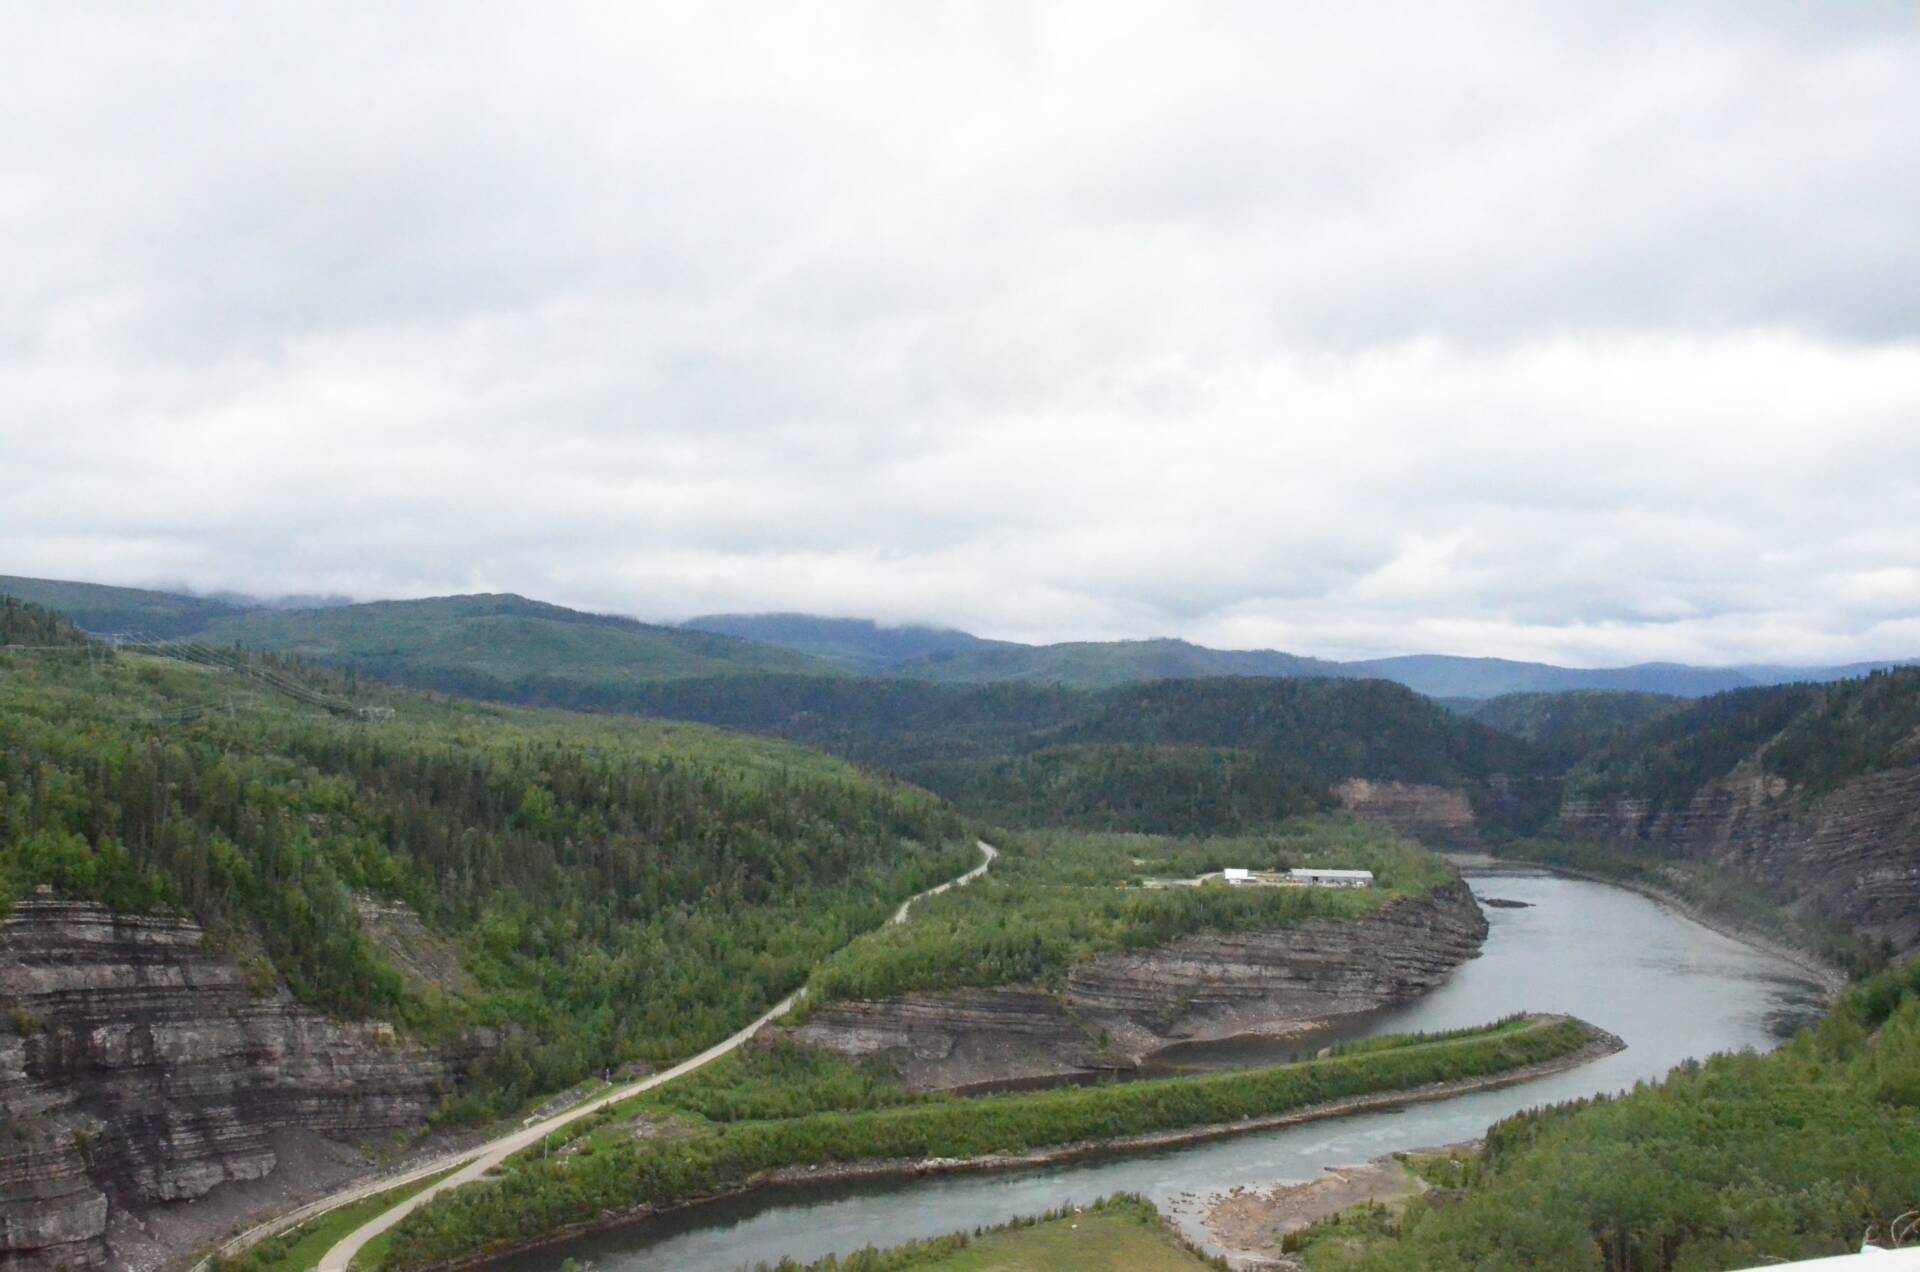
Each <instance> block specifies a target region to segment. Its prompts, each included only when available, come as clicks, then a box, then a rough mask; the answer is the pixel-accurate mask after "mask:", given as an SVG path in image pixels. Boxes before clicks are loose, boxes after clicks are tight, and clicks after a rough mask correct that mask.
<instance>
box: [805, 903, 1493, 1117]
mask: <svg viewBox="0 0 1920 1272" xmlns="http://www.w3.org/2000/svg"><path fill="white" fill-rule="evenodd" d="M1486 933H1487V923H1486V919H1485V917H1484V916H1482V915H1481V913H1480V910H1479V907H1478V906H1477V905H1475V904H1474V900H1473V895H1472V893H1470V892H1469V891H1468V890H1467V887H1466V885H1465V884H1463V883H1459V882H1457V881H1456V882H1454V883H1452V884H1449V885H1447V886H1446V887H1444V888H1441V889H1439V890H1437V891H1436V892H1434V893H1432V894H1430V895H1428V896H1425V897H1414V898H1404V899H1401V900H1397V901H1393V902H1390V903H1389V904H1387V905H1386V906H1384V907H1382V908H1381V909H1380V910H1379V911H1377V912H1375V913H1374V914H1371V915H1368V916H1366V917H1364V918H1359V919H1348V920H1335V919H1314V920H1310V921H1308V922H1306V923H1302V924H1299V925H1297V926H1294V927H1290V928H1282V929H1276V930H1272V931H1259V932H1241V933H1235V934H1232V935H1197V936H1188V937H1182V938H1181V939H1179V940H1177V941H1173V942H1170V943H1168V944H1166V945H1163V946H1158V947H1156V948H1154V949H1150V950H1138V951H1129V952H1114V953H1108V954H1102V955H1100V956H1098V957H1096V958H1094V959H1091V960H1089V961H1088V962H1086V963H1084V964H1082V965H1081V966H1079V967H1077V968H1075V969H1074V971H1073V972H1072V974H1071V975H1070V976H1069V977H1068V980H1067V985H1066V991H1065V993H1064V994H1061V995H1058V996H1056V995H1053V994H1047V993H1043V992H1040V991H1038V990H1033V989H984V990H962V991H957V992H952V993H939V994H909V995H905V996H903V997H901V998H895V999H887V1000H885V1001H877V1002H876V1001H856V1002H843V1003H833V1004H830V1005H828V1006H825V1007H822V1008H820V1009H818V1010H817V1011H815V1012H814V1013H813V1014H812V1015H811V1016H810V1017H809V1019H808V1020H807V1021H806V1023H805V1024H803V1025H800V1026H799V1027H797V1028H795V1029H794V1030H792V1031H791V1033H790V1035H789V1036H791V1037H792V1039H793V1040H794V1041H796V1042H799V1043H802V1044H804V1045H808V1046H817V1047H824V1048H826V1049H828V1050H831V1051H835V1052H837V1053H839V1054H841V1055H845V1056H849V1057H863V1056H871V1055H884V1056H887V1057H888V1058H890V1059H891V1060H893V1062H894V1063H895V1065H896V1066H897V1067H898V1069H899V1071H900V1072H901V1074H902V1075H903V1077H904V1078H905V1079H906V1081H907V1082H908V1084H909V1085H911V1086H913V1087H915V1088H917V1089H922V1090H933V1089H941V1090H945V1089H952V1088H956V1087H966V1086H974V1085H977V1084H981V1083H990V1082H1019V1081H1025V1080H1042V1079H1060V1078H1072V1077H1075V1076H1078V1075H1087V1074H1092V1073H1096V1072H1098V1071H1100V1070H1102V1069H1116V1068H1131V1067H1133V1066H1135V1065H1137V1064H1138V1063H1139V1062H1140V1060H1141V1058H1142V1057H1144V1056H1146V1055H1147V1054H1149V1053H1151V1052H1154V1051H1157V1050H1159V1049H1161V1048H1162V1047H1166V1046H1169V1045H1172V1044H1173V1043H1176V1042H1187V1041H1207V1040H1213V1039H1219V1038H1226V1037H1231V1036H1232V1035H1235V1034H1241V1033H1251V1032H1264V1033H1288V1032H1299V1031H1304V1030H1306V1029H1309V1028H1311V1027H1313V1026H1315V1025H1318V1024H1321V1023H1323V1022H1325V1021H1327V1020H1330V1019H1333V1018H1336V1017H1339V1016H1344V1015H1349V1014H1352V1013H1354V1012H1360V1011H1367V1010H1370V1009H1372V1008H1374V1007H1379V1006H1381V1005H1383V1004H1386V1003H1391V1002H1398V1001H1401V1000H1404V999H1407V998H1411V997H1414V996H1416V995H1418V994H1421V993H1423V992H1425V991H1426V990H1428V989H1431V988H1432V987H1433V986H1435V985H1437V984H1439V983H1440V982H1441V981H1442V980H1444V979H1445V978H1446V976H1447V974H1448V973H1449V972H1451V971H1452V970H1453V969H1454V968H1455V967H1457V966H1458V965H1459V964H1460V963H1462V962H1463V961H1465V960H1466V959H1469V958H1471V957H1473V956H1474V955H1475V954H1477V953H1478V952H1479V948H1480V943H1481V941H1483V940H1484V939H1485V937H1486Z"/></svg>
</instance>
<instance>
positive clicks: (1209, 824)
mask: <svg viewBox="0 0 1920 1272" xmlns="http://www.w3.org/2000/svg"><path fill="white" fill-rule="evenodd" d="M901 776H903V777H905V778H907V779H908V780H909V781H912V782H915V783H918V784H919V785H921V786H924V787H926V788H927V789H928V790H930V791H933V792H935V793H936V794H939V795H941V796H943V797H945V798H946V799H948V800H951V801H952V802H953V804H954V806H955V807H957V808H959V809H960V810H961V811H963V812H966V813H968V814H970V815H972V816H975V817H980V818H983V819H985V820H987V821H991V822H993V823H995V824H996V825H1005V826H1074V827H1078V828H1080V829H1083V830H1126V831H1141V832H1144V833H1147V834H1154V835H1213V834H1235V833H1239V832H1241V831H1247V830H1252V829H1254V828H1256V827H1260V826H1270V825H1272V824H1273V823H1275V822H1279V821H1283V820H1285V819H1286V818H1289V817H1294V816H1298V815H1300V814H1303V813H1316V812H1323V811H1325V810H1327V809H1329V808H1332V807H1333V806H1334V799H1333V797H1332V795H1331V794H1329V793H1328V791H1327V788H1326V785H1325V783H1323V782H1321V781H1319V780H1317V779H1316V778H1314V777H1313V776H1311V775H1310V774H1308V773H1307V772H1305V771H1304V770H1303V769H1301V768H1300V767H1299V766H1298V765H1295V764H1293V763H1291V762H1289V761H1287V760H1283V759H1280V758H1279V757H1277V756H1273V755H1264V754H1261V753H1259V752H1256V751H1234V750H1227V749H1224V748H1220V747H1197V746H1164V747H1145V746H1073V747H1051V748H1048V749H1047V750H1043V751H1035V752H1033V753H1031V754H1029V755H1020V756H1004V757H1000V758H997V759H988V760H955V761H947V762H945V763H930V764H921V765H914V766H911V767H908V768H905V769H903V770H902V771H901Z"/></svg>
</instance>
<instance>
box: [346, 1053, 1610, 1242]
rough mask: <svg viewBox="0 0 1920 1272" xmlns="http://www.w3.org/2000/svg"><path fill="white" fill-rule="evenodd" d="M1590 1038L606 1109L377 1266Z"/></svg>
mask: <svg viewBox="0 0 1920 1272" xmlns="http://www.w3.org/2000/svg"><path fill="white" fill-rule="evenodd" d="M1595 1040H1596V1034H1595V1032H1594V1031H1593V1030H1592V1029H1591V1028H1590V1027H1589V1026H1587V1025H1585V1024H1582V1023H1581V1022H1579V1021H1575V1020H1568V1019H1565V1018H1559V1017H1553V1018H1543V1019H1530V1020H1512V1021H1505V1022H1501V1023H1499V1024H1496V1025H1492V1026H1489V1027H1487V1028H1485V1029H1482V1030H1477V1031H1471V1032H1468V1033H1465V1034H1460V1035H1454V1036H1448V1037H1443V1038H1438V1039H1427V1040H1419V1041H1415V1042H1409V1043H1407V1044H1405V1045H1398V1046H1380V1047H1369V1048H1364V1049H1358V1050H1356V1051H1354V1052H1352V1053H1349V1054H1337V1055H1333V1056H1329V1057H1326V1058H1322V1059H1316V1060H1310V1061H1305V1062H1301V1063H1296V1064H1286V1065H1277V1066H1272V1067H1269V1068H1263V1069H1253V1070H1246V1071H1242V1072H1235V1073H1221V1074H1209V1075H1205V1076H1201V1077H1181V1078H1168V1079H1160V1080H1153V1081H1142V1082H1130V1083H1116V1084H1112V1085H1106V1086H1099V1087H1085V1088H1065V1089H1057V1090H1050V1091H1043V1092H1036V1093H1031V1094H1023V1095H1002V1096H983V1097H979V1098H975V1099H961V1098H957V1097H936V1098H929V1099H924V1100H917V1101H914V1102H911V1103H905V1104H900V1105H897V1106H895V1107H890V1108H882V1109H874V1110H861V1111H853V1112H825V1113H810V1114H807V1115H805V1116H801V1117H793V1118H781V1119H768V1120H759V1121H731V1122H722V1123H716V1124H713V1125H712V1126H711V1128H710V1129H709V1130H708V1131H706V1132H705V1133H702V1134H695V1135H689V1136H675V1137H672V1138H670V1139H666V1140H664V1141H662V1140H661V1139H659V1138H657V1137H652V1138H641V1137H638V1136H636V1135H635V1134H634V1131H633V1129H632V1127H631V1126H630V1125H629V1124H627V1123H623V1122H621V1121H618V1120H609V1121H607V1122H603V1123H601V1124H600V1125H598V1126H596V1127H592V1128H588V1130H587V1132H586V1133H585V1134H582V1135H581V1136H580V1137H579V1138H577V1139H576V1140H574V1141H573V1142H572V1143H571V1144H570V1145H568V1146H567V1151H562V1152H559V1153H556V1154H552V1155H550V1156H548V1155H532V1154H529V1155H526V1156H524V1157H522V1158H519V1159H516V1160H515V1161H514V1162H513V1163H512V1164H511V1166H510V1168H509V1170H508V1172H507V1173H506V1175H505V1176H504V1177H503V1178H502V1179H501V1180H500V1181H498V1182H497V1183H492V1184H488V1185H479V1186H474V1187H469V1188H465V1189H461V1190H459V1191H456V1192H453V1193H448V1194H443V1195H442V1196H440V1197H438V1198H436V1199H434V1201H433V1202H431V1203H429V1204H428V1205H427V1206H425V1207H422V1208H421V1209H420V1210H417V1211H415V1212H414V1213H413V1214H412V1215H411V1216H409V1217H408V1218H407V1219H406V1220H405V1221H404V1222H403V1224H402V1225H401V1226H400V1227H399V1228H398V1229H397V1230H396V1231H395V1234H394V1239H393V1243H392V1245H391V1247H390V1248H389V1253H388V1256H387V1260H386V1262H385V1263H384V1264H383V1267H385V1268H387V1269H403V1268H413V1267H424V1266H429V1265H432V1264H436V1263H441V1262H446V1261H449V1260H454V1259H461V1258H468V1257H472V1256H475V1255H478V1254H481V1253H483V1252H486V1251H490V1250H499V1249H505V1248H508V1247H511V1246H514V1245H516V1244H520V1243H523V1242H526V1241H529V1240H532V1239H534V1238H536V1237H539V1236H542V1235H546V1234H549V1233H552V1232H554V1231H557V1230H561V1229H564V1228H567V1227H569V1226H574V1225H581V1224H588V1223H592V1222H596V1221H598V1220H599V1219H600V1218H602V1217H603V1216H605V1215H608V1214H611V1213H617V1212H620V1211H626V1210H632V1209H634V1208H636V1207H643V1206H644V1207H652V1208H662V1207H668V1206H674V1205H679V1204H683V1203H685V1202H689V1201H692V1200H696V1199H698V1198H701V1197H707V1196H712V1195H715V1194H719V1193H723V1192H727V1191H732V1190H737V1189H740V1188H744V1187H747V1186H749V1185H750V1184H751V1183H752V1182H753V1181H754V1179H755V1178H756V1177H757V1176H759V1175H761V1174H762V1173H763V1172H767V1171H774V1170H780V1169H785V1168H794V1167H813V1166H822V1167H825V1166H829V1165H832V1164H835V1163H852V1162H861V1161H873V1160H892V1161H906V1162H914V1161H921V1160H924V1159H927V1158H932V1157H941V1158H969V1157H980V1156H985V1155H990V1154H1006V1153H1023V1152H1029V1151H1034V1150H1042V1149H1049V1148H1057V1147H1061V1146H1066V1145H1073V1144H1083V1143H1087V1142H1090V1141H1104V1140H1112V1139H1115V1138H1119V1137H1127V1136H1139V1135H1150V1134H1154V1133H1159V1132H1176V1131H1182V1130H1190V1129H1194V1128H1199V1127H1207V1126H1216V1125H1223V1124H1227V1123H1234V1122H1240V1121H1242V1120H1243V1119H1258V1118H1267V1117H1274V1116H1279V1115H1282V1114H1286V1113H1290V1112H1296V1111H1300V1110H1303V1109H1307V1108H1310V1107H1312V1106H1314V1105H1319V1104H1325V1103H1328V1102H1331V1101H1336V1100H1341V1099H1347V1098H1352V1097H1357V1096H1363V1095H1370V1094H1378V1093H1381V1092H1389V1091H1406V1090H1412V1089H1414V1088H1417V1087H1421V1086H1425V1085H1427V1084H1430V1083H1435V1082H1446V1081H1455V1080H1461V1079H1469V1078H1477V1077H1486V1076H1490V1075H1497V1074H1501V1073H1505V1072H1510V1071H1512V1070H1516V1069H1520V1068H1524V1067H1526V1066H1528V1065H1532V1064H1538V1063H1542V1062H1545V1061H1549V1060H1554V1059H1558V1058H1562V1057H1566V1056H1568V1055H1571V1054H1573V1053H1575V1052H1577V1051H1579V1050H1580V1049H1581V1048H1582V1047H1585V1046H1587V1045H1589V1044H1590V1043H1593V1042H1594V1041H1595Z"/></svg>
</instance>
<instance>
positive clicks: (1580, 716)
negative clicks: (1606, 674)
mask: <svg viewBox="0 0 1920 1272" xmlns="http://www.w3.org/2000/svg"><path fill="white" fill-rule="evenodd" d="M1687 705H1688V702H1687V700H1686V699H1684V698H1676V697H1672V696H1670V695H1667V694H1659V693H1624V692H1609V691H1607V690H1603V689H1576V690H1572V691H1570V692H1566V693H1508V694H1502V695H1500V696H1499V697H1498V698H1489V699H1487V700H1486V701H1484V702H1465V703H1459V704H1457V705H1456V707H1455V709H1456V710H1458V711H1459V712H1460V714H1462V715H1465V716H1467V717H1469V718H1471V719H1474V720H1478V721H1479V722H1480V723H1482V724H1484V725H1486V726H1488V727H1489V728H1493V729H1498V730H1499V731H1500V732H1502V733H1505V734H1508V735H1510V736H1512V737H1516V738H1519V739H1520V740H1521V741H1523V742H1527V743H1529V744H1531V745H1532V746H1533V747H1535V748H1536V749H1537V750H1539V751H1540V753H1541V756H1542V758H1544V759H1545V760H1546V761H1548V762H1549V763H1550V764H1552V765H1553V766H1554V767H1555V768H1559V769H1568V768H1572V767H1573V766H1574V765H1575V764H1577V763H1579V762H1580V761H1581V760H1583V759H1585V758H1586V757H1587V756H1589V755H1592V754H1594V753H1595V752H1597V751H1601V750H1604V749H1606V748H1607V747H1609V746H1613V745H1615V744H1617V743H1620V742H1624V741H1625V740H1626V739H1628V738H1630V737H1632V736H1633V735H1634V734H1636V733H1638V732H1639V731H1640V730H1641V729H1644V728H1646V727H1647V725H1649V724H1651V723H1652V722H1653V721H1655V720H1658V719H1660V718H1662V717H1663V716H1668V715H1672V714H1673V713H1675V712H1677V711H1681V710H1684V709H1685V708H1686V707H1687Z"/></svg>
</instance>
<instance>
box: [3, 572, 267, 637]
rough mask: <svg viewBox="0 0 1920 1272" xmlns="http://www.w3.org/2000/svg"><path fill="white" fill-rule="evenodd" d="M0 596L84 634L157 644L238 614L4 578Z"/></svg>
mask: <svg viewBox="0 0 1920 1272" xmlns="http://www.w3.org/2000/svg"><path fill="white" fill-rule="evenodd" d="M0 595H4V596H11V597H14V598H16V599H18V600H22V601H27V602H29V603H31V604H34V605H40V606H43V607H45V608H47V609H50V610H57V611H59V612H60V613H61V614H64V615H66V617H67V618H68V619H69V620H71V621H72V622H73V623H74V624H75V625H77V626H79V627H81V628H83V629H85V630H86V631H90V632H102V633H141V634H144V635H147V636H157V637H159V638H161V639H162V640H171V639H174V638H175V637H180V636H191V635H193V634H194V633H195V632H198V631H200V630H201V629H202V628H204V627H206V626H207V624H209V623H212V622H214V621H216V620H218V619H222V618H228V617H231V616H233V615H236V614H239V613H240V612H241V610H240V608H239V607H238V606H235V605H229V604H228V603H226V602H225V601H216V600H213V599H211V598H208V597H204V596H176V595H175V594H173V593H171V592H150V591H147V590H145V589H143V588H137V587H107V586H105V585H103V584H100V583H68V582H63V581H61V580H58V579H22V578H14V577H12V576H10V575H0Z"/></svg>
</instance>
